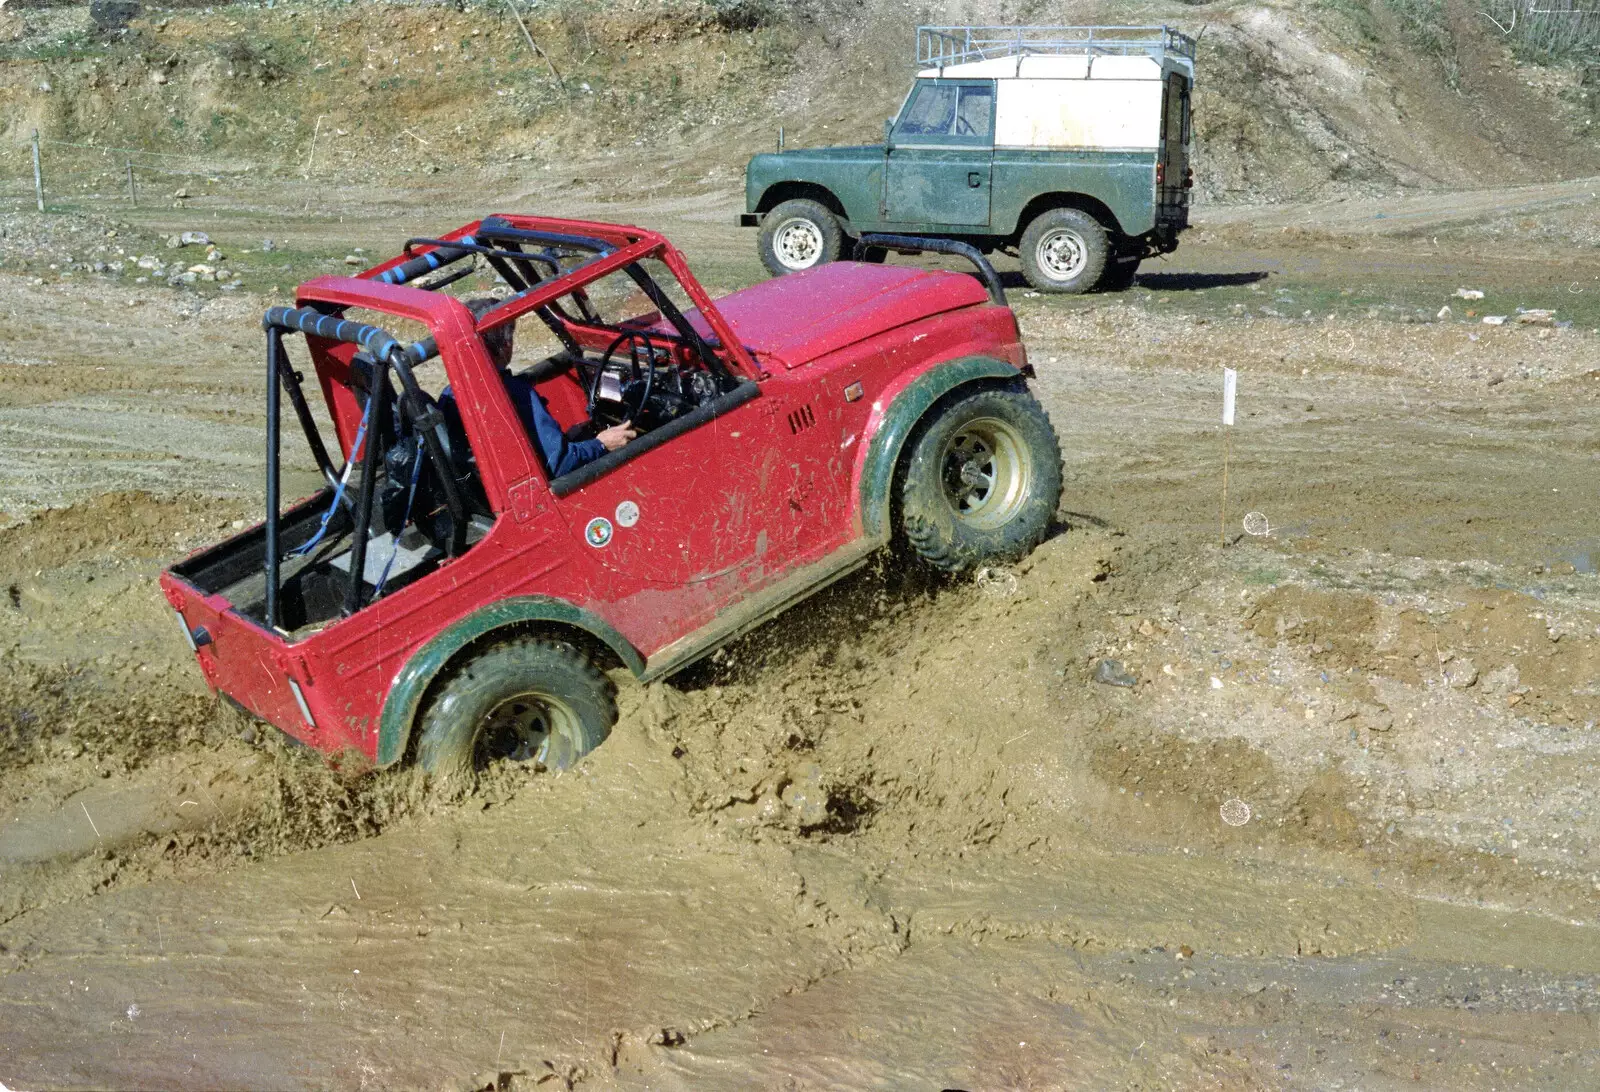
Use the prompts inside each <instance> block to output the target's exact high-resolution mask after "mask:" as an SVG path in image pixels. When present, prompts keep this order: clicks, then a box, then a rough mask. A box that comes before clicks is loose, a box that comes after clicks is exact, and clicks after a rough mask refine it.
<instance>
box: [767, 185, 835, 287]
mask: <svg viewBox="0 0 1600 1092" xmlns="http://www.w3.org/2000/svg"><path fill="white" fill-rule="evenodd" d="M760 249H761V264H762V265H764V266H766V267H767V272H768V273H771V274H772V275H773V276H774V277H781V276H783V275H784V274H785V273H798V272H799V271H800V270H802V269H810V268H811V267H812V266H817V265H823V264H825V263H827V262H832V261H837V260H838V258H839V254H840V253H841V252H842V251H843V249H844V228H842V227H840V226H839V218H838V217H836V216H834V214H833V213H832V212H830V211H829V210H828V209H826V208H824V207H823V206H822V205H819V204H818V203H817V202H815V201H808V200H805V199H803V198H797V199H796V200H793V201H785V202H783V204H781V205H779V206H778V207H777V208H775V209H773V210H772V211H771V212H769V213H767V218H766V219H765V220H763V221H761V239H760Z"/></svg>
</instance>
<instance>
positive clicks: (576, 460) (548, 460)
mask: <svg viewBox="0 0 1600 1092" xmlns="http://www.w3.org/2000/svg"><path fill="white" fill-rule="evenodd" d="M506 390H507V391H508V392H509V393H510V395H511V402H512V404H513V405H515V406H516V408H517V416H518V417H520V418H522V424H523V427H524V428H526V429H527V430H528V435H529V436H530V437H532V438H533V441H534V443H535V444H536V445H538V448H539V454H540V455H541V456H542V457H543V458H544V465H545V469H547V470H548V471H549V472H550V476H551V477H552V478H559V477H561V475H563V474H566V473H569V472H570V471H573V470H576V469H578V467H580V466H582V465H584V464H585V463H592V462H594V461H595V460H596V459H598V458H599V457H600V456H602V455H604V454H605V453H606V446H605V445H604V444H602V443H601V442H600V441H599V440H578V441H576V442H573V441H570V440H568V439H567V438H566V436H565V435H564V434H563V433H562V430H561V426H560V425H559V424H557V423H556V419H555V418H554V417H552V416H550V411H549V410H548V409H547V408H545V404H544V399H543V398H540V397H539V392H538V391H537V390H535V389H534V387H533V384H532V383H529V382H528V381H527V380H526V379H523V378H522V377H520V376H511V377H510V378H508V379H507V380H506Z"/></svg>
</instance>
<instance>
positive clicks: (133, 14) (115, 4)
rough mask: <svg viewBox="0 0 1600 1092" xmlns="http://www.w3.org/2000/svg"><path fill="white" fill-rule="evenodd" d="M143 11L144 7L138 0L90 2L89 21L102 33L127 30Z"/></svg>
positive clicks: (93, 0) (100, 0)
mask: <svg viewBox="0 0 1600 1092" xmlns="http://www.w3.org/2000/svg"><path fill="white" fill-rule="evenodd" d="M143 10H144V5H142V4H140V3H139V2H138V0H92V3H90V5H89V21H90V22H92V23H93V24H94V25H95V29H97V30H99V31H102V32H109V31H118V30H127V29H128V24H129V23H131V22H133V20H135V19H137V18H138V17H139V13H140V12H141V11H143Z"/></svg>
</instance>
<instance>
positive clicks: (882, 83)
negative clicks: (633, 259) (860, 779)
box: [0, 0, 1600, 201]
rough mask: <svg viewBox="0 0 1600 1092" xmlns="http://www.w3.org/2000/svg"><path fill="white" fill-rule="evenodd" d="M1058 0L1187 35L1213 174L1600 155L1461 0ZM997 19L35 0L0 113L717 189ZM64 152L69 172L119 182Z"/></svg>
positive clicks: (273, 147) (731, 2) (1468, 171)
mask: <svg viewBox="0 0 1600 1092" xmlns="http://www.w3.org/2000/svg"><path fill="white" fill-rule="evenodd" d="M1071 17H1072V18H1073V19H1074V20H1077V21H1080V22H1091V21H1098V22H1101V23H1110V24H1126V23H1128V22H1130V21H1132V22H1167V23H1171V24H1174V25H1177V26H1179V27H1181V28H1182V29H1184V30H1187V31H1189V32H1191V33H1195V34H1201V36H1202V42H1201V53H1200V69H1199V71H1200V79H1199V83H1198V87H1197V98H1196V109H1195V118H1196V138H1197V142H1198V158H1197V163H1198V168H1197V175H1198V181H1199V187H1200V192H1201V193H1202V194H1203V195H1204V196H1205V197H1206V198H1208V199H1212V200H1227V201H1239V200H1280V199H1285V198H1288V197H1302V198H1303V197H1309V196H1334V195H1339V194H1371V193H1389V192H1393V191H1394V190H1395V189H1396V188H1397V187H1411V186H1439V185H1447V186H1455V187H1462V186H1471V185H1486V184H1491V183H1494V184H1503V183H1505V182H1506V181H1508V180H1512V181H1536V180H1541V179H1553V178H1564V177H1573V176H1580V175H1589V174H1595V173H1597V172H1600V151H1597V149H1596V142H1595V140H1594V139H1593V133H1594V129H1595V121H1596V116H1597V112H1600V92H1597V91H1596V89H1595V87H1594V86H1593V83H1594V79H1595V77H1594V75H1593V73H1592V71H1590V70H1587V69H1585V68H1583V67H1582V65H1581V64H1555V63H1549V64H1546V65H1544V66H1543V67H1538V66H1530V65H1528V64H1526V63H1523V62H1522V61H1520V60H1519V57H1518V56H1517V55H1514V54H1513V52H1512V46H1511V44H1510V41H1511V40H1510V39H1507V38H1505V37H1504V36H1502V35H1499V34H1498V32H1497V31H1496V30H1495V29H1494V27H1493V26H1492V25H1491V24H1490V23H1489V22H1488V21H1487V20H1485V19H1483V18H1480V17H1479V16H1478V14H1477V13H1476V11H1474V10H1472V9H1471V6H1470V5H1464V4H1460V3H1457V2H1456V0H1449V2H1448V3H1447V2H1444V0H1340V2H1337V3H1326V4H1315V5H1311V4H1305V3H1299V2H1290V0H1268V2H1265V3H1262V2H1257V3H1199V4H1195V3H1178V2H1170V0H1169V2H1165V3H1157V4H1155V5H1153V6H1152V5H1138V6H1137V7H1135V6H1131V5H1129V4H1125V3H1098V4H1093V5H1090V6H1089V7H1086V8H1085V7H1080V8H1077V9H1075V10H1074V11H1073V12H1072V13H1071ZM1018 18H1019V16H1018V15H1017V13H1016V12H1015V11H1013V10H1011V9H1010V8H1009V7H1008V6H1007V5H1004V4H998V3H992V2H984V3H978V4H966V5H961V6H959V7H958V8H956V7H950V6H949V5H946V6H945V7H943V8H938V7H936V8H935V9H931V10H926V11H920V12H911V11H908V10H906V9H905V8H904V7H903V6H902V5H900V4H898V3H895V2H890V0H863V2H858V3H845V2H843V0H807V2H806V3H803V4H795V5H789V4H777V3H770V2H766V0H632V2H630V3H625V4H607V5H593V4H585V3H578V2H575V0H562V2H559V3H545V4H540V5H537V6H534V7H532V8H531V9H529V10H528V12H527V16H526V22H527V28H528V32H529V35H530V37H531V38H532V40H533V42H535V43H536V44H537V46H538V49H537V51H535V50H533V49H530V48H529V47H528V44H527V39H525V38H524V37H523V33H522V30H521V29H520V28H519V27H518V25H517V24H516V22H515V21H514V20H513V19H511V18H510V17H509V16H508V12H507V9H506V7H505V5H503V4H500V3H489V2H483V3H470V4H461V5H456V6H441V5H434V4H412V3H398V2H392V0H378V2H366V3H360V4H333V5H324V4H318V3H314V2H306V0H296V2H290V3H283V4H278V5H276V6H274V7H272V8H270V9H268V8H265V7H263V8H256V7H252V6H247V5H242V4H240V5H225V6H216V7H206V8H204V9H203V10H202V9H200V8H198V7H184V8H180V9H179V10H172V11H168V10H160V11H156V10H151V11H149V12H147V13H145V14H144V15H143V16H142V17H140V18H137V19H135V20H134V21H133V23H132V24H131V27H130V29H129V30H128V31H126V32H125V33H119V34H117V35H112V36H110V37H107V36H106V35H104V34H100V33H91V32H90V30H89V25H88V19H87V16H86V15H85V14H84V9H83V8H82V7H70V8H52V9H48V10H40V9H33V8H28V9H22V10H21V12H20V14H19V15H18V16H17V19H20V21H21V25H22V27H23V34H22V36H21V38H20V39H18V40H17V41H16V42H13V43H11V44H9V45H0V51H4V52H3V54H0V55H4V56H7V57H9V58H10V62H11V63H9V64H7V65H5V67H4V68H3V69H0V132H3V133H4V134H5V136H6V139H8V140H12V141H20V140H22V139H24V138H25V137H26V134H27V132H28V130H29V129H31V128H33V127H38V128H40V129H41V130H42V131H43V132H44V134H45V136H46V137H47V138H48V139H52V140H57V141H67V142H73V143H93V144H108V145H115V146H119V147H133V148H140V149H145V150H148V151H161V152H169V153H184V154H190V155H197V156H200V157H201V159H200V160H197V161H196V162H194V163H191V164H187V165H178V164H167V167H168V168H170V169H172V170H188V171H191V172H198V173H197V174H196V175H195V177H194V178H192V179H183V178H179V177H176V176H174V177H172V178H168V177H166V176H165V175H162V174H161V171H160V168H161V167H162V164H161V163H160V162H158V161H157V160H153V159H149V160H146V161H142V162H148V163H149V165H150V168H151V170H152V171H153V172H154V174H153V175H152V178H153V180H154V181H155V183H156V184H157V185H158V186H159V187H160V188H159V190H158V192H162V193H165V192H167V190H168V188H169V186H168V184H169V183H170V184H171V185H172V186H179V187H180V188H184V189H185V192H189V191H190V190H193V191H194V192H193V194H192V196H194V197H195V198H197V199H198V198H200V197H201V196H202V191H206V190H207V188H208V187H210V186H213V185H219V186H222V187H223V188H225V189H238V188H241V187H248V186H249V185H250V184H251V179H252V175H255V176H260V175H261V174H263V173H264V172H265V173H270V172H272V171H278V172H280V173H285V174H287V173H289V172H292V173H294V174H295V175H297V176H298V175H300V174H302V173H306V174H310V173H313V172H314V173H315V174H316V175H317V176H319V177H328V176H329V175H330V174H332V175H336V176H340V177H343V178H345V179H346V180H355V179H356V178H363V177H364V178H371V177H372V176H373V174H374V172H376V174H377V175H378V176H380V177H392V176H395V175H406V174H418V173H421V174H429V173H436V172H439V171H455V170H459V169H462V168H469V167H471V168H476V167H480V166H482V165H484V164H485V163H486V162H499V163H504V162H507V161H508V160H509V161H510V162H511V163H513V164H518V163H521V164H523V165H524V168H525V170H526V171H527V172H528V173H529V179H530V181H532V180H534V179H537V180H539V181H541V182H548V181H550V179H551V177H552V176H551V175H548V174H546V173H545V172H555V174H554V176H553V177H558V178H559V177H561V176H562V175H564V174H566V173H567V172H571V182H572V184H583V185H591V186H592V185H599V186H600V187H601V188H602V189H605V190H607V192H611V193H615V194H619V195H620V194H625V193H633V194H636V193H637V192H638V191H639V190H640V189H641V188H644V189H648V188H650V187H652V186H659V187H665V188H670V189H671V190H673V191H675V192H680V193H683V192H689V193H695V192H704V191H706V190H707V189H714V190H725V189H727V188H730V187H732V186H735V185H737V180H738V175H739V172H740V170H741V169H742V166H743V163H744V160H745V158H746V157H747V156H748V155H749V154H751V153H752V152H755V151H760V150H764V149H765V148H766V147H768V146H770V144H771V141H772V139H773V136H774V134H775V131H776V129H777V128H778V127H779V126H783V127H785V128H786V130H787V132H788V136H789V139H790V142H791V143H792V144H811V145H817V144H830V143H831V144H837V143H852V142H860V141H873V140H876V139H878V135H879V133H880V132H881V123H882V118H883V117H884V116H885V115H887V114H889V113H892V112H893V110H894V108H895V106H896V104H897V103H898V102H899V101H900V98H901V96H902V95H903V93H904V88H905V86H906V83H907V81H908V79H909V78H910V76H911V74H912V71H913V66H912V64H911V57H912V31H913V26H914V25H915V23H916V22H918V21H932V22H945V23H949V22H955V23H961V22H989V23H1006V22H1015V21H1016V20H1017V19H1018ZM1029 18H1037V17H1034V16H1029ZM1523 56H1524V58H1526V56H1527V54H1526V53H1524V54H1523ZM49 151H50V155H51V156H52V157H53V158H54V159H55V160H56V162H58V163H59V164H60V169H63V170H84V171H89V172H90V173H91V174H92V173H93V171H94V170H96V169H100V170H102V173H103V170H104V168H105V163H103V162H100V161H99V160H100V158H101V157H100V156H98V155H96V154H94V153H82V152H81V150H80V151H74V150H73V149H71V148H69V147H52V148H50V149H49ZM19 153H20V148H19V150H18V151H14V152H13V153H12V154H11V156H10V157H11V158H16V156H17V155H18V154H19ZM74 157H77V158H74ZM24 158H25V157H23V158H16V170H17V172H18V177H20V176H21V174H23V173H25V171H26V164H25V163H24V161H23V159H24ZM79 160H81V162H79ZM534 172H537V173H534ZM108 177H109V176H108ZM63 179H64V182H65V184H66V186H67V189H68V191H75V190H76V189H77V188H79V187H80V185H81V188H82V190H83V192H86V193H87V192H89V191H90V190H91V189H94V188H95V187H102V188H103V187H104V186H107V185H110V186H112V187H113V188H115V187H116V186H118V185H119V184H120V182H119V180H118V179H117V178H110V180H109V182H108V181H107V180H106V179H99V178H96V179H91V178H90V176H89V175H88V174H86V175H84V176H83V177H82V178H81V179H80V178H78V177H77V176H71V177H68V176H63Z"/></svg>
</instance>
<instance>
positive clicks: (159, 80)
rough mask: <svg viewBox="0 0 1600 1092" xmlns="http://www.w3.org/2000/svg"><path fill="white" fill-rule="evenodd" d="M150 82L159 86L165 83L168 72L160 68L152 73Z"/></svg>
mask: <svg viewBox="0 0 1600 1092" xmlns="http://www.w3.org/2000/svg"><path fill="white" fill-rule="evenodd" d="M150 82H151V83H153V84H156V85H158V86H159V85H161V84H164V83H166V82H167V74H166V73H165V72H163V71H161V70H160V69H159V68H158V69H156V70H155V71H154V72H152V73H150Z"/></svg>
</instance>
